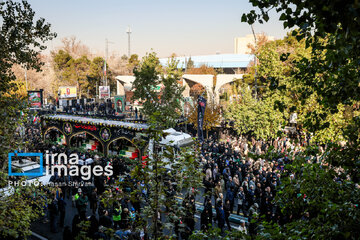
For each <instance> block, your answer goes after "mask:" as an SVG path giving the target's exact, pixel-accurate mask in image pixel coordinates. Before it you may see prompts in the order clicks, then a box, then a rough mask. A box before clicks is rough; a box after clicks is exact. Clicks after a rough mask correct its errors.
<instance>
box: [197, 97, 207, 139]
mask: <svg viewBox="0 0 360 240" xmlns="http://www.w3.org/2000/svg"><path fill="white" fill-rule="evenodd" d="M205 107H206V99H205V98H204V97H202V96H200V97H199V98H198V139H199V141H200V142H201V143H202V142H203V141H204V133H203V124H204V115H205Z"/></svg>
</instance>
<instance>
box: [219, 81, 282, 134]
mask: <svg viewBox="0 0 360 240" xmlns="http://www.w3.org/2000/svg"><path fill="white" fill-rule="evenodd" d="M239 92H240V94H241V97H240V99H238V100H237V101H233V102H232V103H231V104H230V105H229V106H228V108H227V110H226V112H225V118H226V119H229V120H232V121H234V129H235V130H236V131H237V133H238V134H240V135H247V134H250V135H253V136H254V137H255V138H257V139H269V138H275V137H276V136H277V135H278V132H279V131H280V129H281V126H284V125H285V124H284V123H285V121H286V119H288V114H287V113H286V112H281V111H279V110H277V109H275V102H276V101H279V100H283V96H281V95H277V94H272V95H271V96H266V95H265V96H263V98H262V99H259V100H257V99H255V98H254V97H253V96H252V92H251V89H250V87H249V86H248V85H246V84H243V85H242V87H241V90H240V91H239Z"/></svg>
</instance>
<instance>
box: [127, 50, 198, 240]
mask: <svg viewBox="0 0 360 240" xmlns="http://www.w3.org/2000/svg"><path fill="white" fill-rule="evenodd" d="M134 75H135V81H134V83H133V86H134V88H135V91H134V97H133V99H139V101H140V102H141V103H142V105H143V108H142V110H141V111H142V112H143V113H144V114H145V115H146V116H147V119H148V124H149V129H148V131H147V136H148V140H147V141H149V150H148V151H149V158H148V159H147V165H146V167H145V168H143V167H142V166H141V164H139V165H138V166H137V167H135V168H134V171H133V176H134V177H135V178H136V179H138V180H143V181H144V183H145V184H146V185H147V186H148V189H149V191H148V193H149V197H148V199H147V204H146V206H145V207H144V216H143V217H144V219H145V220H147V219H150V221H151V225H150V227H151V232H152V238H154V239H159V238H160V237H162V236H163V233H162V232H163V231H162V230H163V229H165V228H166V229H168V231H170V232H172V231H173V229H174V228H175V225H178V224H180V219H181V217H185V214H186V213H185V212H184V208H183V207H182V206H181V205H180V204H179V203H178V202H177V201H176V199H175V198H174V196H182V195H183V194H182V193H183V192H185V195H188V194H189V192H190V189H197V188H198V187H199V186H201V174H200V172H199V162H198V161H197V159H196V157H197V153H194V150H193V148H185V149H181V150H178V152H177V153H176V154H175V149H174V148H173V147H170V146H164V145H160V141H161V140H162V138H164V137H166V135H167V134H166V133H164V132H163V130H164V129H166V128H168V127H174V126H175V125H176V123H177V120H178V119H179V116H180V108H181V102H182V100H183V99H182V92H183V90H184V89H183V87H181V86H180V85H179V80H180V77H181V72H180V71H179V69H177V62H176V61H175V60H174V59H170V60H169V62H168V65H167V66H166V67H165V69H163V68H162V67H161V66H160V65H159V59H158V58H157V57H156V54H155V53H149V54H147V55H146V56H145V57H143V59H142V61H141V63H140V64H139V65H138V67H136V68H135V69H134ZM159 85H161V86H162V87H161V92H160V93H158V92H157V91H156V89H155V86H159ZM147 141H145V144H146V142H147ZM197 149H198V148H197ZM166 165H170V166H171V167H170V168H171V171H167V170H166V168H165V166H166ZM173 184H177V187H175V189H174V188H172V185H173ZM171 189H172V190H171ZM184 190H185V191H184ZM171 192H173V194H171ZM194 194H196V192H195V193H194ZM164 212H165V213H166V216H167V217H166V220H165V221H160V219H159V218H158V216H159V213H164Z"/></svg>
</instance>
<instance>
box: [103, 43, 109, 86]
mask: <svg viewBox="0 0 360 240" xmlns="http://www.w3.org/2000/svg"><path fill="white" fill-rule="evenodd" d="M108 45H109V41H108V40H107V38H105V63H104V81H105V86H107V76H106V62H107V60H108V51H109V49H108Z"/></svg>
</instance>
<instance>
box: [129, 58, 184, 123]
mask: <svg viewBox="0 0 360 240" xmlns="http://www.w3.org/2000/svg"><path fill="white" fill-rule="evenodd" d="M134 75H135V80H134V83H133V88H135V89H136V90H135V91H134V96H133V100H139V102H140V103H141V104H142V105H143V108H142V110H141V111H142V112H143V113H144V114H145V116H147V117H148V118H149V119H150V120H154V123H156V124H158V127H159V128H167V127H174V126H175V124H176V121H177V119H178V117H179V116H180V109H181V102H182V100H183V97H182V92H183V90H184V89H183V87H181V86H180V85H179V83H178V81H179V80H180V76H181V72H180V71H179V70H178V69H177V62H176V61H175V60H174V59H171V60H170V61H169V62H168V66H167V67H166V69H165V71H163V70H162V68H161V66H160V64H159V59H158V58H157V57H156V54H155V53H150V54H147V55H146V56H145V57H144V58H143V59H142V61H141V63H140V65H139V66H138V67H136V68H135V69H134ZM155 86H162V87H161V93H160V94H159V93H158V92H157V91H156V89H155Z"/></svg>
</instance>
